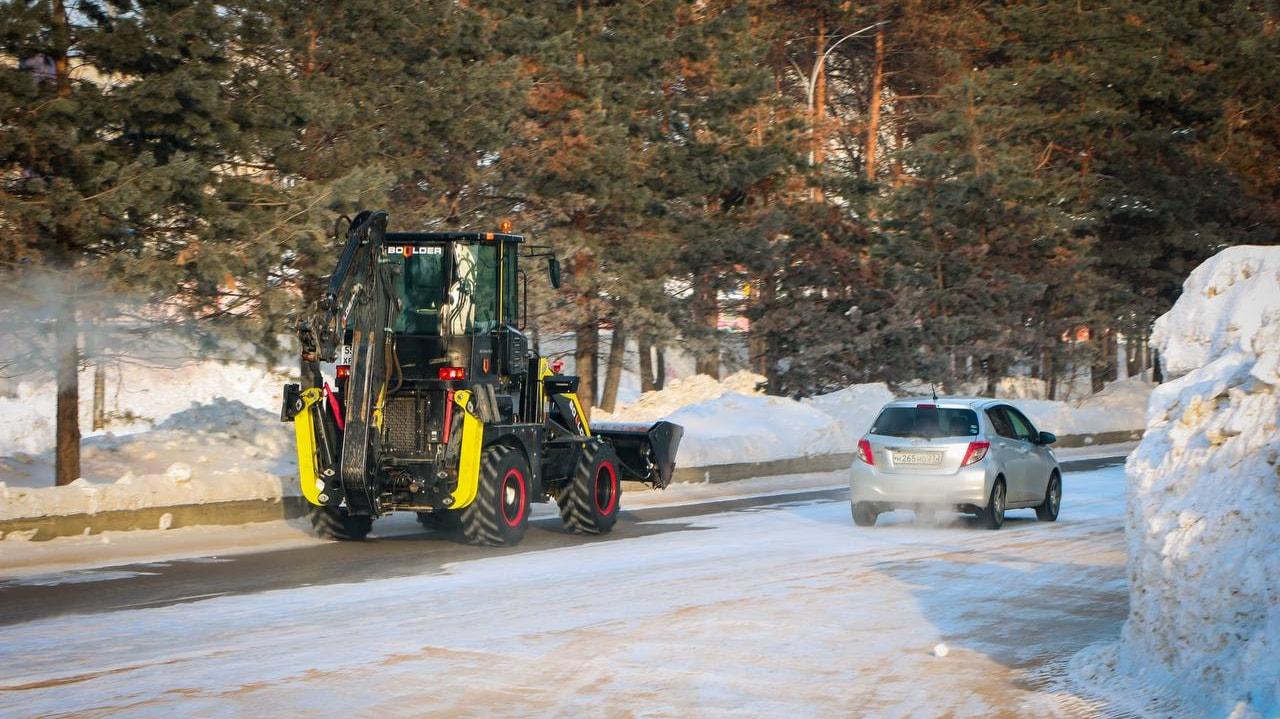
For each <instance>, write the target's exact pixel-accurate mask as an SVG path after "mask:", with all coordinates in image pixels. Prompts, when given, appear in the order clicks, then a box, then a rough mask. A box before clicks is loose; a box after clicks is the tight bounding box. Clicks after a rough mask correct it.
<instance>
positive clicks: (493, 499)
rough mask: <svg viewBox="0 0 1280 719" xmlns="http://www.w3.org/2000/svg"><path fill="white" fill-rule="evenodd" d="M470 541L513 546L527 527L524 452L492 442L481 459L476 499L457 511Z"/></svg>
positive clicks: (489, 544)
mask: <svg viewBox="0 0 1280 719" xmlns="http://www.w3.org/2000/svg"><path fill="white" fill-rule="evenodd" d="M458 519H459V520H460V523H461V525H462V536H463V537H464V538H465V539H466V540H467V542H468V543H469V544H479V545H487V546H491V547H502V546H507V547H510V546H514V545H516V544H519V543H520V540H522V539H524V534H525V531H526V530H528V529H529V468H528V464H527V463H526V462H525V459H524V455H523V454H522V453H521V452H519V451H517V450H515V449H512V448H511V447H506V446H502V445H494V446H492V447H489V448H487V449H485V451H484V456H483V457H482V458H481V460H480V477H479V486H478V487H477V488H476V498H475V499H474V500H473V501H472V502H471V504H468V505H467V506H465V507H463V508H462V509H461V510H460V511H459V512H458Z"/></svg>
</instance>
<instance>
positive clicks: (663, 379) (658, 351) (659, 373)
mask: <svg viewBox="0 0 1280 719" xmlns="http://www.w3.org/2000/svg"><path fill="white" fill-rule="evenodd" d="M654 355H655V356H654V358H653V360H654V362H655V363H656V364H657V365H658V366H657V369H656V371H655V372H654V374H653V385H654V387H653V388H654V389H656V390H663V389H666V387H667V353H666V352H664V351H663V349H662V347H657V348H655V349H654Z"/></svg>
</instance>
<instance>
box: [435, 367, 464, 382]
mask: <svg viewBox="0 0 1280 719" xmlns="http://www.w3.org/2000/svg"><path fill="white" fill-rule="evenodd" d="M439 376H440V379H442V380H446V381H448V380H457V379H466V378H467V368H466V367H441V368H440V375H439Z"/></svg>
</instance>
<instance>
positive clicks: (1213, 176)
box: [0, 0, 1280, 481]
mask: <svg viewBox="0 0 1280 719" xmlns="http://www.w3.org/2000/svg"><path fill="white" fill-rule="evenodd" d="M0 58H4V62H3V63H0V158H2V162H3V170H2V173H3V174H2V175H0V263H2V265H3V267H4V268H5V270H7V271H8V272H10V273H13V274H20V275H22V276H24V277H25V278H26V279H27V280H28V282H27V283H26V284H23V285H18V284H15V283H9V284H8V287H9V288H10V289H9V297H8V298H7V299H6V301H5V303H4V306H3V307H0V312H3V313H5V314H6V315H7V317H8V318H9V319H12V318H21V319H26V318H32V319H34V318H36V317H41V318H44V319H41V321H40V322H30V323H27V324H26V325H21V326H22V327H23V331H27V332H29V333H31V334H32V336H33V339H32V342H31V343H29V344H31V346H33V347H41V348H42V349H43V350H44V351H43V352H42V353H43V354H45V355H48V356H52V357H55V358H56V360H57V361H55V362H52V363H51V364H52V365H56V366H57V367H59V373H60V375H61V377H62V379H63V380H64V382H63V385H64V391H63V392H62V394H61V396H60V398H59V407H60V408H62V409H64V410H66V411H67V412H70V414H65V415H63V414H60V416H62V417H63V427H62V428H61V429H60V441H59V452H60V456H61V455H62V453H63V451H64V450H65V452H66V453H67V454H66V458H67V467H68V468H67V469H66V474H63V471H62V470H60V474H59V478H60V481H61V480H62V479H65V478H68V477H69V478H70V479H74V469H73V468H72V467H73V465H74V457H73V456H72V448H73V446H74V445H75V444H76V438H77V436H78V435H77V434H76V433H77V432H78V428H77V427H76V426H75V421H74V412H73V411H72V410H73V409H74V407H73V405H74V399H75V394H76V392H77V387H76V385H75V381H74V377H75V368H76V366H77V364H78V363H79V362H81V361H82V360H83V358H84V353H83V352H82V348H80V347H79V344H78V343H79V336H80V335H79V334H78V333H77V331H76V328H77V327H80V328H84V327H87V326H89V325H90V324H92V323H97V322H101V321H103V320H104V319H105V318H108V317H109V316H110V315H111V313H112V312H113V311H119V308H120V307H121V305H120V304H119V303H118V302H117V301H115V300H112V301H107V300H105V299H103V298H104V297H108V296H111V297H119V296H123V295H128V296H129V297H130V298H131V299H132V300H133V301H134V302H135V303H142V304H145V305H146V306H147V307H149V310H148V311H147V312H146V313H145V314H146V316H147V317H148V318H149V319H150V320H151V321H153V322H154V321H156V320H158V319H159V318H161V317H163V318H164V320H165V321H166V322H175V321H181V322H186V323H188V325H189V326H193V327H196V328H199V329H200V330H201V331H202V332H205V333H212V332H214V331H217V330H222V329H227V330H229V331H233V332H235V333H236V335H237V336H238V337H240V338H242V339H247V340H249V341H250V342H251V343H253V344H255V345H257V346H259V347H262V348H264V350H267V351H272V350H273V349H274V345H275V342H276V337H277V336H278V335H279V334H281V333H287V332H288V331H289V330H290V328H291V324H292V322H293V318H294V317H295V316H296V315H297V314H298V313H299V312H300V311H303V310H305V309H306V308H307V307H308V305H309V304H310V303H311V302H312V301H313V299H314V297H315V296H316V293H317V288H318V287H320V286H322V283H323V282H324V280H325V275H326V273H328V272H329V271H330V270H331V269H332V265H333V261H334V255H335V253H336V247H335V246H334V243H333V241H332V238H331V237H330V231H331V228H332V227H333V223H334V220H335V219H336V217H337V216H338V215H340V214H344V213H345V214H351V213H353V212H355V211H357V210H360V209H365V208H371V207H385V208H386V209H388V210H389V211H390V212H391V214H392V217H393V223H394V225H395V226H396V227H399V228H405V229H409V228H476V229H487V228H493V227H494V226H496V224H497V223H498V222H499V221H501V220H507V219H509V220H512V221H513V223H514V226H515V229H516V230H517V231H519V232H523V233H525V234H527V235H529V236H530V237H531V238H532V240H533V241H535V242H540V243H547V244H552V245H554V246H555V247H556V249H557V251H558V254H559V255H560V256H561V257H562V258H563V259H565V260H566V261H567V268H568V270H569V271H568V273H567V277H566V280H567V283H566V285H567V287H566V291H564V292H561V293H558V294H556V293H551V292H550V291H549V290H548V289H547V288H544V287H541V286H539V285H537V283H535V291H534V293H533V300H534V301H533V304H532V307H531V310H530V311H531V319H532V323H531V327H530V330H531V331H532V332H533V333H534V334H535V337H536V336H537V335H539V334H543V333H563V332H572V333H574V335H575V336H576V338H577V349H576V352H575V357H576V359H577V364H578V371H579V372H580V373H581V374H583V375H584V376H585V377H586V378H587V381H586V382H584V383H583V396H584V399H585V400H587V402H588V404H591V403H595V404H601V405H607V404H610V403H611V402H612V400H613V398H612V394H611V393H612V392H615V391H616V383H613V384H611V385H609V386H608V387H607V388H606V389H607V390H608V391H606V392H602V391H601V390H600V388H598V387H596V386H595V377H596V376H597V372H596V370H595V364H596V362H597V358H598V357H600V356H601V354H602V352H603V349H602V347H601V346H600V345H601V342H600V339H599V338H600V332H601V331H602V330H610V331H612V332H613V333H614V334H615V340H621V339H626V338H630V339H632V340H634V341H635V342H637V343H638V344H639V345H640V346H641V348H642V354H643V356H644V358H645V359H646V360H651V359H652V357H653V356H654V355H651V354H650V350H651V349H652V350H654V351H656V352H660V351H661V350H662V349H663V348H664V345H665V346H668V347H671V346H675V347H679V348H681V349H683V350H686V351H690V352H692V353H693V354H694V355H695V356H696V357H697V360H698V370H699V371H701V372H705V373H708V374H713V375H714V374H717V373H718V372H719V371H720V369H721V367H722V366H725V365H726V364H728V366H730V367H731V368H733V369H737V368H738V366H736V365H733V364H731V363H732V362H733V361H734V360H733V359H732V358H731V357H730V356H729V355H728V354H723V355H722V354H721V352H720V350H721V349H722V348H723V347H725V343H726V341H728V340H729V337H728V333H727V332H726V330H724V329H722V328H721V327H720V322H719V320H720V319H721V315H722V313H723V312H724V311H726V310H728V311H731V312H735V313H742V314H745V316H747V317H748V318H749V319H750V322H751V328H750V330H749V333H748V337H749V342H748V343H747V344H748V346H749V349H750V351H749V358H748V362H749V366H750V367H751V368H752V369H754V370H756V371H758V372H760V373H761V374H764V375H765V376H766V377H767V379H768V386H769V390H770V391H772V392H775V393H778V394H789V395H809V394H814V393H819V392H824V391H829V390H832V389H836V388H839V387H841V386H844V385H846V384H848V383H851V382H865V381H886V382H889V383H891V384H893V385H895V386H902V385H906V384H907V383H910V382H914V381H920V380H923V381H926V382H933V383H937V384H940V385H942V386H943V387H945V388H947V389H955V390H960V389H962V388H963V389H965V390H973V389H983V388H985V389H987V390H988V391H993V390H994V383H995V380H996V379H998V378H999V377H1001V376H1003V375H1005V374H1007V373H1009V372H1030V373H1032V374H1034V375H1035V376H1038V377H1041V378H1043V379H1044V380H1046V382H1047V383H1048V384H1049V386H1050V388H1051V391H1054V389H1053V388H1055V387H1057V386H1058V385H1059V384H1060V383H1062V382H1064V381H1066V380H1067V379H1069V377H1070V375H1071V373H1072V372H1076V371H1080V370H1081V369H1083V368H1091V369H1092V370H1093V371H1094V379H1095V381H1099V380H1101V379H1105V378H1107V377H1109V376H1112V373H1113V372H1114V369H1115V368H1114V366H1111V365H1112V364H1113V362H1114V360H1113V354H1114V348H1113V346H1112V343H1113V342H1114V338H1115V337H1116V336H1117V333H1122V334H1124V335H1125V336H1127V337H1129V338H1131V339H1138V338H1143V337H1145V335H1146V333H1147V331H1148V328H1149V326H1150V323H1151V321H1152V320H1153V319H1154V318H1155V317H1156V316H1158V315H1159V314H1161V313H1162V312H1163V311H1165V309H1167V308H1168V307H1169V306H1170V305H1171V303H1172V301H1173V300H1174V299H1175V297H1176V295H1177V293H1178V291H1179V288H1180V284H1181V282H1182V280H1183V279H1184V278H1185V276H1186V274H1187V273H1188V272H1189V271H1190V269H1191V268H1193V267H1194V266H1195V265H1196V264H1198V263H1199V262H1201V261H1202V260H1203V259H1204V258H1206V257H1208V256H1209V255H1210V254H1212V253H1214V252H1216V251H1217V250H1218V249H1220V248H1221V247H1223V246H1225V245H1230V244H1238V243H1245V242H1250V243H1273V242H1275V241H1276V240H1277V230H1276V228H1277V226H1278V223H1280V166H1278V165H1277V164H1276V161H1275V158H1276V157H1277V155H1280V152H1278V151H1280V111H1278V110H1280V90H1278V89H1277V85H1276V83H1275V81H1274V79H1275V77H1276V76H1277V75H1278V74H1280V17H1277V16H1276V10H1275V8H1274V3H1262V4H1259V3H1252V2H1247V1H1246V0H1227V1H1225V2H1220V3H1202V2H1190V1H1182V0H1178V1H1175V2H1162V1H1157V0H1099V1H1098V2H1076V3H1050V2H1043V1H1041V0H1004V1H1003V2H998V3H979V2H962V3H954V2H940V1H935V0H913V1H912V2H891V1H889V0H873V1H871V2H860V3H853V2H847V1H845V0H790V1H788V2H769V3H764V2H757V1H746V0H713V1H711V2H689V1H688V0H651V1H650V2H644V3H634V2H615V1H612V0H556V1H555V2H545V3H527V2H522V1H517V0H469V1H468V2H454V1H452V0H417V1H415V2H403V1H399V0H395V1H392V2H373V1H372V0H323V1H322V2H317V3H310V4H307V5H305V6H299V5H297V4H296V3H285V2H281V0H244V1H242V2H238V3H230V4H227V3H218V4H213V3H207V2H201V1H200V0H196V1H195V2H181V3H177V2H170V1H169V0H128V1H126V2H114V1H113V2H94V1H84V2H74V3H61V2H54V1H53V0H8V1H6V2H4V3H3V5H2V6H0ZM37 276H39V277H42V278H47V280H48V281H46V282H42V284H46V285H56V286H57V288H59V289H58V291H57V292H54V293H53V294H52V295H49V294H47V293H44V294H42V293H37V292H36V291H34V290H28V289H26V288H28V287H31V286H32V285H31V283H30V280H31V279H33V278H35V277H37ZM534 276H536V273H535V274H534ZM19 287H22V288H23V289H22V290H21V291H22V292H23V293H26V294H28V295H30V296H31V297H33V298H34V297H38V298H40V303H41V304H43V305H44V307H45V309H44V310H43V312H44V314H43V315H38V314H37V313H36V311H35V310H33V309H30V307H29V306H27V305H20V304H19V296H18V294H19V292H18V289H17V288H19ZM50 296H55V297H57V298H59V299H58V300H57V301H56V302H51V301H49V299H48V298H49V297H50ZM159 306H162V307H163V311H156V309H155V308H156V307H159ZM113 308H115V309H113ZM89 310H92V311H89ZM46 320H47V321H46ZM10 324H11V326H15V327H17V326H20V325H19V324H17V323H12V322H11V323H10ZM117 324H118V323H117ZM135 324H137V323H136V322H135ZM55 327H56V328H58V330H59V331H51V328H55ZM47 330H49V331H47ZM1085 330H1087V331H1088V337H1089V338H1090V341H1089V342H1077V341H1075V340H1076V339H1079V338H1082V337H1085V336H1086V335H1085ZM90 334H92V333H90ZM90 334H85V335H84V336H90ZM37 335H39V336H37ZM740 336H741V335H737V336H735V337H734V339H735V340H736V339H737V338H739V337H740ZM40 342H44V344H40ZM55 345H56V346H55ZM1109 363H1110V364H1109ZM646 364H647V363H646ZM614 369H616V368H614ZM631 369H633V370H634V369H636V368H631ZM660 373H661V367H660V366H659V368H658V372H656V373H653V374H648V375H646V377H645V378H644V381H645V382H646V386H651V385H652V383H654V382H656V381H658V379H659V377H660ZM593 400H594V402H593ZM60 412H61V410H60Z"/></svg>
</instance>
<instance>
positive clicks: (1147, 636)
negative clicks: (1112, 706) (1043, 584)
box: [1074, 247, 1280, 719]
mask: <svg viewBox="0 0 1280 719" xmlns="http://www.w3.org/2000/svg"><path fill="white" fill-rule="evenodd" d="M1152 345H1153V346H1155V347H1157V348H1158V349H1159V350H1160V352H1161V355H1162V357H1163V358H1164V362H1165V368H1166V370H1167V372H1168V374H1169V376H1170V377H1173V378H1175V379H1172V380H1171V381H1169V382H1167V383H1166V384H1164V385H1161V386H1160V387H1158V388H1157V389H1156V390H1155V391H1154V392H1153V393H1152V395H1151V400H1150V405H1149V407H1148V414H1147V418H1148V427H1147V431H1146V435H1145V436H1144V438H1143V440H1142V443H1141V444H1140V445H1139V447H1138V448H1137V450H1136V451H1135V452H1134V453H1133V454H1132V455H1131V456H1130V458H1129V461H1128V464H1127V466H1126V472H1127V474H1128V477H1129V490H1128V509H1127V512H1128V516H1127V541H1128V568H1129V575H1130V583H1131V588H1130V599H1129V617H1128V620H1127V621H1126V623H1125V626H1124V630H1123V632H1122V636H1121V640H1120V642H1119V643H1118V644H1113V645H1106V646H1101V647H1094V648H1091V649H1090V650H1087V651H1086V652H1082V654H1081V655H1079V656H1078V657H1077V659H1076V666H1075V668H1074V671H1075V673H1076V674H1077V676H1078V677H1079V678H1080V679H1081V680H1082V681H1084V682H1085V683H1086V685H1092V686H1093V687H1094V688H1095V689H1097V688H1101V689H1102V690H1106V691H1107V693H1108V694H1109V695H1110V698H1111V699H1112V700H1113V701H1122V702H1129V703H1130V704H1132V703H1133V701H1134V698H1135V697H1136V698H1138V699H1137V701H1138V702H1139V703H1138V704H1137V705H1134V706H1133V707H1132V708H1133V709H1134V710H1135V711H1139V712H1141V713H1143V714H1147V713H1149V712H1155V713H1158V714H1160V715H1164V713H1165V712H1167V711H1170V710H1171V708H1172V707H1182V708H1186V707H1193V708H1194V709H1193V711H1191V712H1189V713H1188V715H1189V716H1197V717H1208V716H1221V717H1232V719H1245V718H1257V719H1275V718H1276V717H1280V693H1278V692H1280V551H1277V549H1278V548H1280V430H1278V428H1277V422H1278V420H1280V396H1278V394H1277V392H1278V390H1280V248H1275V247H1270V248H1259V247H1235V248H1232V249H1229V250H1226V251H1224V252H1222V253H1221V254H1219V255H1217V256H1216V257H1214V258H1212V259H1211V260H1210V261H1208V262H1206V263H1205V264H1204V265H1202V266H1201V267H1199V268H1197V269H1196V270H1195V271H1194V272H1193V273H1192V274H1191V276H1190V277H1189V278H1188V280H1187V281H1186V283H1185V284H1184V287H1183V294H1182V297H1181V298H1180V299H1179V300H1178V302H1177V304H1176V305H1175V306H1174V308H1173V309H1172V310H1171V311H1170V312H1169V313H1168V314H1166V315H1164V316H1163V317H1161V318H1160V319H1159V321H1157V323H1156V325H1155V330H1154V333H1153V335H1152ZM1135 685H1136V686H1135ZM1143 697H1145V698H1143Z"/></svg>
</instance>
